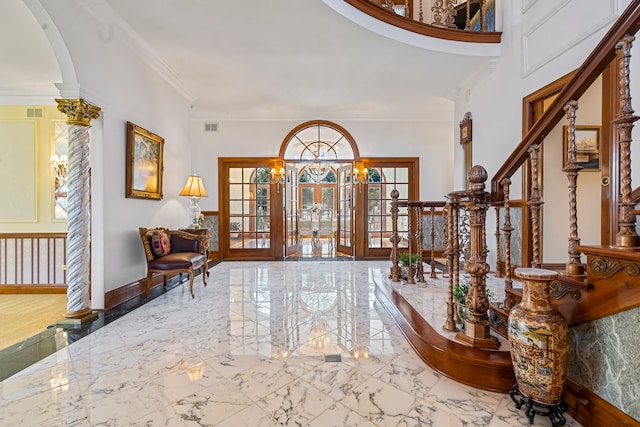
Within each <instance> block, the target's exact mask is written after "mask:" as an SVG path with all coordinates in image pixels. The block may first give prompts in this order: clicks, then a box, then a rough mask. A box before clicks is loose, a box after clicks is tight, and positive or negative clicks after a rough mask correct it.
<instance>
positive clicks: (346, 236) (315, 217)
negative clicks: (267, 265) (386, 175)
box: [279, 120, 360, 258]
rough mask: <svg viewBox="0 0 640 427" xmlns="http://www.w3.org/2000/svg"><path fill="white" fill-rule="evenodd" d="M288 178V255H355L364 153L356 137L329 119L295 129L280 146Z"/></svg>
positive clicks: (286, 248)
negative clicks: (356, 181) (358, 166)
mask: <svg viewBox="0 0 640 427" xmlns="http://www.w3.org/2000/svg"><path fill="white" fill-rule="evenodd" d="M279 157H280V159H282V161H283V163H284V165H285V168H286V170H287V176H288V177H291V178H293V177H295V178H294V179H295V182H294V179H288V180H287V182H286V185H285V192H284V199H285V200H284V207H285V217H286V221H285V230H284V232H285V235H286V243H285V249H284V255H285V257H323V258H325V257H337V256H353V255H354V246H353V242H354V240H355V236H354V232H355V228H354V226H353V223H354V219H355V218H354V202H355V200H354V197H353V185H352V184H353V183H352V174H353V168H354V166H355V163H354V162H356V161H357V160H359V157H360V154H359V152H358V147H357V145H356V143H355V141H354V140H353V137H352V136H351V135H350V134H349V132H347V131H346V130H345V129H344V128H342V127H341V126H339V125H337V124H336V123H332V122H328V121H321V120H315V121H309V122H305V123H302V124H301V125H299V126H297V127H295V128H294V129H293V130H291V132H289V134H288V135H287V136H286V137H285V139H284V141H283V143H282V146H281V148H280V156H279Z"/></svg>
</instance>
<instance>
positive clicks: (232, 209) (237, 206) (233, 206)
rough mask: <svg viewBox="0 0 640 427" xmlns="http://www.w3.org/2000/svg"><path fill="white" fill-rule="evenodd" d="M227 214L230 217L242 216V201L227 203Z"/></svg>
mask: <svg viewBox="0 0 640 427" xmlns="http://www.w3.org/2000/svg"><path fill="white" fill-rule="evenodd" d="M229 213H230V214H231V215H242V201H241V200H231V201H230V202H229Z"/></svg>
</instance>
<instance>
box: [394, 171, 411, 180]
mask: <svg viewBox="0 0 640 427" xmlns="http://www.w3.org/2000/svg"><path fill="white" fill-rule="evenodd" d="M396 182H409V168H397V169H396Z"/></svg>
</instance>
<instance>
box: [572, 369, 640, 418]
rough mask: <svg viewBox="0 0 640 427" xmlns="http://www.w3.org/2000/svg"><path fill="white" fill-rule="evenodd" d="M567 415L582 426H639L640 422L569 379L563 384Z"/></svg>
mask: <svg viewBox="0 0 640 427" xmlns="http://www.w3.org/2000/svg"><path fill="white" fill-rule="evenodd" d="M564 400H565V402H567V405H568V406H569V410H568V412H569V414H571V416H572V417H573V418H574V419H575V420H576V421H578V422H579V423H580V424H582V425H584V426H590V427H610V426H640V422H638V421H637V420H635V419H633V418H632V417H631V416H629V415H628V414H626V413H624V412H622V411H621V410H620V409H618V408H616V407H615V406H613V405H612V404H611V403H609V402H607V401H606V400H604V399H603V398H601V397H600V396H598V395H597V394H595V393H594V392H592V391H591V390H588V389H586V388H584V387H582V386H581V385H580V384H578V383H577V382H575V381H573V380H572V379H570V378H567V381H566V382H565V384H564Z"/></svg>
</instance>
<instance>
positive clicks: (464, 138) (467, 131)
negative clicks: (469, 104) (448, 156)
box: [460, 113, 472, 144]
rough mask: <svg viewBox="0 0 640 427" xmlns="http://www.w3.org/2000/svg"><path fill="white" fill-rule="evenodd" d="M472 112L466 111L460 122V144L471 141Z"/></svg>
mask: <svg viewBox="0 0 640 427" xmlns="http://www.w3.org/2000/svg"><path fill="white" fill-rule="evenodd" d="M471 124H472V120H471V113H466V114H465V115H464V119H462V121H461V122H460V144H466V143H468V142H471Z"/></svg>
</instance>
